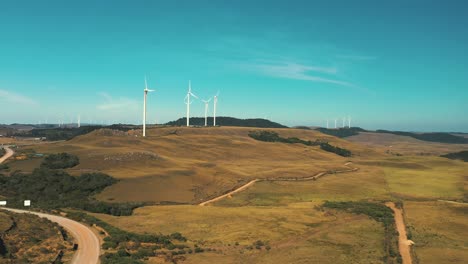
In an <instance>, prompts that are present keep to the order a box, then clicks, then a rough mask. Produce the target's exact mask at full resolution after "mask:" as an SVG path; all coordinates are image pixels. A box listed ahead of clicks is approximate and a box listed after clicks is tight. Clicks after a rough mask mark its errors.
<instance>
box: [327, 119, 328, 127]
mask: <svg viewBox="0 0 468 264" xmlns="http://www.w3.org/2000/svg"><path fill="white" fill-rule="evenodd" d="M327 129H328V119H327Z"/></svg>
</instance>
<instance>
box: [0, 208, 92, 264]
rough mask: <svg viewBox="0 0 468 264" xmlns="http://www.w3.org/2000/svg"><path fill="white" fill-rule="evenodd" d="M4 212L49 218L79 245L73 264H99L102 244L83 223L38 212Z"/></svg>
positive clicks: (15, 210)
mask: <svg viewBox="0 0 468 264" xmlns="http://www.w3.org/2000/svg"><path fill="white" fill-rule="evenodd" d="M2 209H3V210H8V211H11V212H15V213H31V214H34V215H37V216H39V217H43V218H47V219H49V220H50V221H52V222H55V223H57V224H59V225H61V226H63V228H65V229H66V230H67V231H68V232H69V233H70V234H71V235H72V236H73V237H74V238H75V241H76V242H75V243H76V244H78V250H77V251H76V252H75V255H74V256H73V259H72V261H71V262H70V263H71V264H83V263H86V264H95V263H99V254H100V248H101V245H100V242H99V239H98V238H97V236H96V235H95V234H94V233H93V231H91V229H90V228H89V227H87V226H85V225H83V224H81V223H78V222H76V221H73V220H71V219H68V218H65V217H61V216H57V215H49V214H43V213H38V212H32V211H31V212H30V211H24V210H17V209H10V208H2Z"/></svg>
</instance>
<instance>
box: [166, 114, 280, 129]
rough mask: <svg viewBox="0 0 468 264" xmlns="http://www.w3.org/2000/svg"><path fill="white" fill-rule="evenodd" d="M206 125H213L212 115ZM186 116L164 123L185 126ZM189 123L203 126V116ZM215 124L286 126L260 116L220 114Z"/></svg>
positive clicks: (194, 118) (264, 126)
mask: <svg viewBox="0 0 468 264" xmlns="http://www.w3.org/2000/svg"><path fill="white" fill-rule="evenodd" d="M207 122H208V126H213V117H208V121H207ZM186 124H187V118H186V117H183V118H179V119H177V120H175V121H171V122H168V123H166V125H168V126H185V125H186ZM190 125H193V126H204V125H205V118H204V117H191V118H190ZM216 125H218V126H237V127H262V128H287V126H284V125H281V124H279V123H275V122H273V121H270V120H267V119H262V118H251V119H239V118H235V117H227V116H220V117H216Z"/></svg>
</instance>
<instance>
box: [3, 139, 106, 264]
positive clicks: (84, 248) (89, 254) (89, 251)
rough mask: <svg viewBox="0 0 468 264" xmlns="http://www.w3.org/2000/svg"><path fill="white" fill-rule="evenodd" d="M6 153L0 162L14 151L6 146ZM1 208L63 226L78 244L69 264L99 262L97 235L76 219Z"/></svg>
mask: <svg viewBox="0 0 468 264" xmlns="http://www.w3.org/2000/svg"><path fill="white" fill-rule="evenodd" d="M5 150H6V154H5V155H4V156H3V157H1V158H0V164H1V163H2V162H4V161H5V160H6V159H8V158H9V157H11V156H12V155H13V154H14V152H13V150H11V149H10V148H8V147H5ZM0 209H3V210H8V211H11V212H15V213H31V214H35V215H37V216H39V217H43V218H47V219H49V220H50V221H52V222H55V223H57V224H59V225H61V226H62V227H63V228H65V229H66V230H67V231H68V232H69V233H70V234H71V235H72V236H73V237H74V238H75V243H76V244H78V250H77V251H76V252H75V255H74V256H73V259H72V261H71V262H70V263H71V264H96V263H99V254H100V250H101V243H100V242H99V239H98V237H97V236H96V234H94V233H93V231H92V230H91V229H90V228H89V227H87V226H85V225H83V224H81V223H79V222H76V221H73V220H71V219H68V218H65V217H61V216H57V215H50V214H44V213H38V212H32V211H31V212H30V211H24V210H18V209H10V208H0Z"/></svg>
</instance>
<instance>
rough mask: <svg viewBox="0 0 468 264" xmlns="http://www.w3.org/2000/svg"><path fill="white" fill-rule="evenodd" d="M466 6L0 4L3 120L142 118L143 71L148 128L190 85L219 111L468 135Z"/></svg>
mask: <svg viewBox="0 0 468 264" xmlns="http://www.w3.org/2000/svg"><path fill="white" fill-rule="evenodd" d="M409 2H411V3H409ZM467 11H468V4H466V3H464V1H271V0H270V1H73V2H71V1H21V0H17V1H2V2H1V3H0V105H1V109H2V110H1V112H0V123H13V122H32V123H37V122H39V121H40V122H45V120H47V121H48V122H57V120H58V119H64V120H65V121H67V122H69V120H70V119H76V117H77V116H78V115H81V119H82V122H89V121H90V120H92V122H96V121H98V122H103V121H104V122H109V121H111V122H132V123H141V116H142V113H141V112H142V109H141V108H142V99H143V88H144V76H145V74H146V75H147V76H148V81H149V85H150V88H152V89H156V92H155V93H151V94H150V96H149V98H148V104H149V109H148V119H149V121H150V122H151V123H154V122H155V121H157V122H158V123H161V122H167V121H170V120H173V119H176V118H179V117H182V116H183V115H184V113H185V104H184V100H183V99H184V96H185V93H186V90H187V85H188V81H189V80H191V81H192V88H193V92H194V93H195V94H197V95H198V96H200V97H203V98H209V97H212V96H213V95H214V94H216V92H217V91H218V90H219V91H220V96H219V105H218V113H219V115H224V116H235V117H240V118H250V117H267V118H269V119H272V120H274V121H277V122H280V123H284V124H286V125H325V124H326V120H327V119H330V120H333V119H335V118H338V119H341V118H342V117H344V116H346V117H347V116H351V118H352V120H353V125H356V126H361V127H364V128H369V129H376V128H383V129H395V130H411V131H465V132H468V118H466V115H467V114H468V52H467V47H468V29H467V27H466V25H468V16H466V13H467ZM203 111H204V107H203V104H202V103H201V102H199V101H196V102H194V103H193V104H192V113H193V115H194V116H202V115H203ZM210 112H211V107H210ZM331 122H332V121H331Z"/></svg>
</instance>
